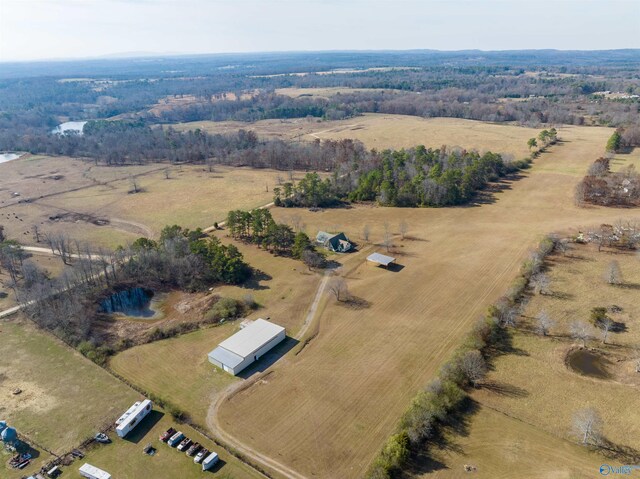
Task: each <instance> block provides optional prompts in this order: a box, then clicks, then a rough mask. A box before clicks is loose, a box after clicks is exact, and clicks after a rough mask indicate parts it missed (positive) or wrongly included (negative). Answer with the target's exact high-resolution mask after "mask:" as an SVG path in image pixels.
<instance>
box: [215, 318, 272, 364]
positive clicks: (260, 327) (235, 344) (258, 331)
mask: <svg viewBox="0 0 640 479" xmlns="http://www.w3.org/2000/svg"><path fill="white" fill-rule="evenodd" d="M282 331H284V328H283V327H282V326H278V325H277V324H274V323H270V322H269V321H266V320H264V319H262V318H260V319H256V320H255V321H254V322H253V323H251V324H249V325H248V326H246V327H245V328H244V329H241V330H240V331H238V332H237V333H236V334H234V335H233V336H231V337H229V338H227V339H225V340H224V341H222V342H221V343H220V344H219V345H218V348H224V349H226V350H227V351H230V352H231V353H233V354H235V355H237V356H240V357H242V358H246V357H247V356H250V355H251V353H253V352H254V351H256V350H257V349H260V347H262V346H263V345H264V344H266V343H268V342H269V341H270V340H272V339H273V338H275V337H276V336H277V335H278V334H280V333H281V332H282ZM218 348H216V349H218ZM214 352H215V350H214Z"/></svg>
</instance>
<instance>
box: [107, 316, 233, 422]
mask: <svg viewBox="0 0 640 479" xmlns="http://www.w3.org/2000/svg"><path fill="white" fill-rule="evenodd" d="M236 329H237V324H236V323H234V324H227V325H224V326H219V327H215V328H210V329H206V330H200V331H196V332H193V333H190V334H185V335H183V336H180V337H177V338H172V339H166V340H163V341H156V342H154V343H150V344H145V345H142V346H137V347H135V348H132V349H128V350H126V351H123V352H122V353H120V354H118V355H117V356H115V357H114V358H113V359H112V360H111V362H110V366H111V368H113V370H114V371H116V372H117V373H118V374H120V375H122V376H124V377H125V378H127V380H129V381H131V382H132V383H134V384H136V385H137V386H139V387H141V388H143V389H144V390H146V391H149V392H151V393H153V394H156V395H157V396H160V397H162V398H163V399H166V400H169V401H170V402H171V403H173V404H177V405H179V406H180V407H181V408H183V409H185V410H187V411H188V412H189V414H191V415H192V417H193V419H194V420H195V421H196V422H198V423H200V424H204V422H205V418H206V415H207V409H208V407H209V401H210V397H211V396H212V394H215V393H216V392H217V391H220V390H221V389H223V388H224V387H226V386H228V385H229V384H231V383H232V382H234V381H235V380H236V379H234V377H233V376H231V375H230V374H228V373H225V372H224V371H221V370H219V369H217V368H215V367H214V366H213V365H212V364H211V363H209V361H208V359H207V354H208V353H209V352H210V351H211V350H212V349H213V348H215V347H216V346H217V345H218V343H219V342H220V341H222V340H224V339H226V338H227V337H228V336H229V335H231V334H232V333H233V332H235V330H236Z"/></svg>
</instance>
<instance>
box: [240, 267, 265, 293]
mask: <svg viewBox="0 0 640 479" xmlns="http://www.w3.org/2000/svg"><path fill="white" fill-rule="evenodd" d="M271 279H273V277H272V276H271V275H269V274H267V273H265V272H264V271H260V270H254V271H253V274H252V275H251V277H250V278H249V279H248V280H246V281H245V282H244V283H243V285H242V286H243V287H244V288H247V289H252V290H254V291H260V290H264V289H269V286H266V285H263V284H260V283H261V282H262V281H270V280H271Z"/></svg>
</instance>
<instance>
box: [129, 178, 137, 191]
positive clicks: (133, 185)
mask: <svg viewBox="0 0 640 479" xmlns="http://www.w3.org/2000/svg"><path fill="white" fill-rule="evenodd" d="M129 183H130V184H131V189H130V190H129V193H138V192H140V187H139V186H138V179H137V178H136V177H135V176H134V175H131V176H129Z"/></svg>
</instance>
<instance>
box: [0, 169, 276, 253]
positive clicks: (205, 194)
mask: <svg viewBox="0 0 640 479" xmlns="http://www.w3.org/2000/svg"><path fill="white" fill-rule="evenodd" d="M167 169H168V172H169V179H167V178H166V170H167ZM5 173H6V174H7V181H6V182H4V181H3V185H2V188H1V189H0V224H4V225H5V228H6V230H5V232H6V233H7V235H8V236H9V237H10V238H16V239H18V240H20V241H21V242H24V243H34V242H35V240H34V239H33V238H34V225H37V226H38V228H39V229H40V232H41V233H42V232H51V233H63V232H64V233H66V234H68V235H69V236H70V237H71V238H74V239H78V240H80V241H87V242H89V243H91V244H92V245H94V246H95V247H98V246H106V247H115V246H117V245H119V244H122V243H124V242H127V241H133V240H135V239H136V238H138V237H140V236H157V235H158V234H159V232H160V230H161V229H162V228H163V227H164V226H166V225H167V224H175V223H178V224H180V225H182V226H184V227H187V228H196V227H198V226H201V227H207V226H210V225H212V224H213V223H214V222H216V221H222V220H223V219H224V218H225V216H226V214H227V211H228V210H229V209H233V208H244V209H250V208H255V207H258V206H261V205H263V204H265V203H267V202H269V201H270V200H271V199H272V197H273V193H272V190H273V187H274V186H275V185H276V179H277V177H278V176H284V175H283V173H282V172H277V171H274V170H268V169H264V170H253V169H249V168H229V167H221V166H216V167H215V168H214V169H213V171H209V168H208V167H205V166H202V165H200V166H194V165H183V166H170V165H167V164H150V165H144V166H120V167H105V166H95V165H93V164H92V163H88V162H83V161H80V160H73V159H70V158H53V157H30V158H25V159H20V160H15V161H13V162H9V163H5V164H2V165H0V175H2V174H5ZM51 176H56V177H59V179H46V178H45V177H47V178H48V177H51ZM132 176H135V177H136V182H137V185H138V186H139V187H140V188H142V189H143V191H142V192H140V193H137V194H130V193H129V191H130V190H131V189H132V179H131V177H132ZM15 192H18V193H19V194H20V196H14V193H15ZM26 199H29V201H28V202H25V200H26Z"/></svg>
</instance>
